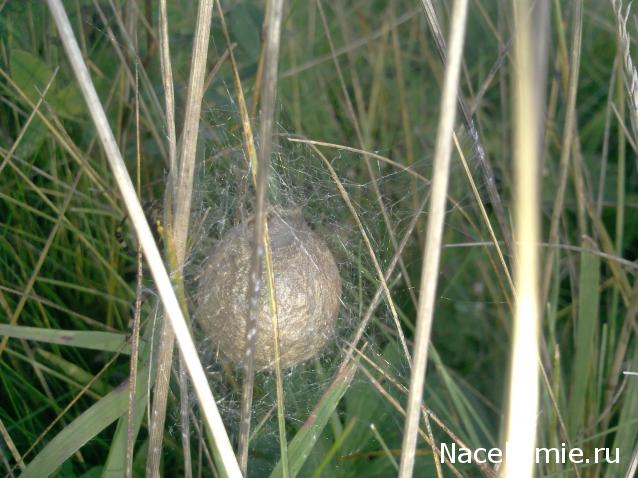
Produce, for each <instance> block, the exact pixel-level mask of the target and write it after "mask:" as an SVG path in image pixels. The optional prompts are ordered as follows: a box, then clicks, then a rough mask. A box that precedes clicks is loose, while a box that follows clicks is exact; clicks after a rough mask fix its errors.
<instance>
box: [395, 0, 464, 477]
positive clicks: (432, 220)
mask: <svg viewBox="0 0 638 478" xmlns="http://www.w3.org/2000/svg"><path fill="white" fill-rule="evenodd" d="M466 17H467V0H456V1H455V2H454V7H453V10H452V16H451V27H450V50H449V55H448V61H447V66H446V69H445V80H444V84H443V93H442V98H441V110H440V113H439V115H440V116H439V125H438V130H437V137H436V149H435V153H434V174H433V179H432V200H431V201H430V214H429V217H428V225H427V232H426V241H425V253H424V257H423V265H422V269H421V286H420V291H419V306H418V309H417V318H416V331H415V335H414V348H413V350H414V352H413V366H412V371H411V374H410V393H409V395H408V402H407V405H406V419H405V428H404V432H403V444H402V447H401V448H402V452H401V468H400V471H399V476H400V477H401V478H408V477H410V476H412V471H413V468H414V457H415V449H416V440H417V431H418V429H419V419H420V413H421V401H422V398H423V386H424V383H425V371H426V366H427V357H428V348H429V343H430V332H431V330H432V319H433V316H434V306H435V303H436V286H437V279H438V273H439V261H440V257H441V243H442V240H443V220H444V217H445V202H446V197H447V187H448V180H449V172H450V158H451V155H452V133H453V132H454V120H455V117H456V101H457V94H458V87H459V77H460V72H461V60H462V56H463V42H464V39H465V21H466Z"/></svg>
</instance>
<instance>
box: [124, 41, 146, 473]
mask: <svg viewBox="0 0 638 478" xmlns="http://www.w3.org/2000/svg"><path fill="white" fill-rule="evenodd" d="M134 38H135V48H136V51H137V34H135V36H134ZM138 80H139V78H138V66H137V63H136V64H135V163H136V166H137V174H136V178H135V179H136V185H135V186H136V189H137V195H138V197H140V199H141V196H140V195H141V189H142V185H141V176H142V161H141V144H140V106H139V100H140V98H139V89H138ZM143 260H144V257H143V256H142V248H141V247H140V245H139V244H138V245H137V284H136V291H135V309H134V310H133V326H132V328H131V365H130V369H129V390H128V414H127V420H128V421H127V425H126V426H127V428H126V468H125V470H126V476H127V478H130V477H132V476H133V451H134V449H135V437H134V434H135V416H134V411H135V392H136V390H137V370H138V357H139V342H140V322H141V319H142V317H141V314H142V286H143V282H142V281H143V280H144V264H143Z"/></svg>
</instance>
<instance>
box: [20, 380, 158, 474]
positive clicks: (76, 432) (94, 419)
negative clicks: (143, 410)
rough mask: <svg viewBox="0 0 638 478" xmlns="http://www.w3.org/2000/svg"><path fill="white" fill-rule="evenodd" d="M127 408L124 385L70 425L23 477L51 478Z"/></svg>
mask: <svg viewBox="0 0 638 478" xmlns="http://www.w3.org/2000/svg"><path fill="white" fill-rule="evenodd" d="M140 373H141V374H142V376H144V373H148V371H147V370H144V369H143V370H141V371H140ZM141 382H142V381H139V385H138V388H139V390H138V394H137V396H138V397H140V399H142V398H143V397H142V395H141V392H142V389H141V386H143V384H142V383H141ZM127 408H128V386H126V385H124V386H120V387H118V388H116V389H115V390H114V391H112V392H111V393H109V394H108V395H107V396H106V397H104V398H102V399H101V400H100V401H98V402H97V403H95V404H94V405H93V406H91V407H90V408H88V409H87V410H86V411H85V412H83V413H82V414H81V415H80V416H79V417H78V418H76V419H75V420H73V421H72V422H71V423H70V424H69V425H67V426H66V427H65V428H64V429H63V430H62V431H61V432H60V433H58V434H57V435H56V436H55V438H53V439H52V440H51V441H50V442H49V443H47V445H46V446H45V447H44V448H43V449H42V451H41V452H40V453H38V454H37V455H36V457H35V458H34V459H33V460H32V461H31V462H30V463H29V464H28V465H27V467H26V469H25V470H24V473H23V474H22V475H21V476H22V477H23V478H32V477H33V478H39V477H42V476H49V475H50V474H51V472H52V471H53V470H55V469H57V468H58V467H59V466H60V465H62V463H64V462H65V461H66V460H67V459H68V458H69V457H70V456H71V455H72V454H73V453H75V451H77V450H79V449H80V448H81V447H82V446H83V445H85V444H86V443H87V442H88V441H89V440H91V439H92V438H93V437H95V436H96V435H97V434H98V433H100V432H101V431H102V430H104V429H105V428H106V427H108V426H109V425H110V424H111V423H113V422H114V421H115V420H117V419H118V418H119V417H120V416H122V415H124V414H125V413H126V410H127Z"/></svg>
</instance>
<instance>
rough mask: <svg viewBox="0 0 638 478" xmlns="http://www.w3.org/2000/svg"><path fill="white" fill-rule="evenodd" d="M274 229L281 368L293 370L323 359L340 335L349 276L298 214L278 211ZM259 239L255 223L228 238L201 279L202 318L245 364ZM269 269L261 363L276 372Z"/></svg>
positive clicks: (261, 318) (225, 349)
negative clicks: (250, 282) (254, 251)
mask: <svg viewBox="0 0 638 478" xmlns="http://www.w3.org/2000/svg"><path fill="white" fill-rule="evenodd" d="M268 230H269V233H270V247H271V250H272V263H273V264H272V265H273V271H274V279H275V296H276V299H277V312H278V324H279V346H280V353H281V367H282V368H288V367H292V366H293V365H296V364H298V363H300V362H303V361H304V360H308V359H309V358H311V357H314V356H315V355H317V354H318V353H319V352H320V351H321V349H322V348H323V347H324V346H325V345H326V344H327V343H328V342H329V341H330V340H331V339H332V338H333V337H334V333H335V322H336V319H337V314H338V312H339V304H340V298H341V278H340V276H339V270H338V269H337V265H336V263H335V260H334V257H333V256H332V253H331V252H330V250H329V249H328V246H327V245H326V243H325V242H324V241H323V240H322V239H321V238H320V237H319V236H318V235H317V234H316V233H315V232H314V231H312V230H311V229H310V228H309V227H308V225H307V224H306V223H305V221H304V220H303V218H302V216H301V213H300V212H299V211H298V210H294V211H290V210H289V211H279V212H274V213H271V214H270V215H269V217H268ZM253 234H254V232H253V220H252V219H251V220H248V221H245V222H244V223H241V224H239V225H237V226H235V227H233V228H232V229H230V230H229V231H228V232H227V233H226V234H224V236H223V237H222V238H221V239H220V241H219V242H218V243H217V244H216V245H215V250H214V251H213V253H212V255H211V256H210V257H209V258H208V259H207V260H206V262H205V264H204V270H203V272H202V275H201V277H200V280H199V290H198V297H199V303H198V308H197V312H196V319H197V321H198V322H199V324H200V325H201V327H202V328H203V329H204V331H205V332H206V334H207V335H208V336H209V337H210V338H211V340H212V343H213V345H214V346H215V347H216V348H217V349H218V350H219V351H220V352H221V353H222V354H223V355H224V356H226V357H227V358H228V359H230V360H231V361H232V362H233V363H235V364H237V365H239V364H241V362H242V360H243V358H244V352H245V351H244V348H245V342H246V340H245V339H246V319H247V316H248V292H247V289H248V274H249V273H250V265H251V264H250V262H251V255H252V241H253ZM263 269H264V272H263V274H262V282H261V284H262V286H261V291H260V295H259V302H258V306H257V308H258V311H259V312H258V316H257V342H256V347H255V365H256V366H257V367H258V368H272V367H273V366H274V361H275V353H274V341H273V330H272V319H271V313H270V305H269V299H268V297H269V296H268V286H267V281H266V276H265V274H266V268H265V264H264V267H263Z"/></svg>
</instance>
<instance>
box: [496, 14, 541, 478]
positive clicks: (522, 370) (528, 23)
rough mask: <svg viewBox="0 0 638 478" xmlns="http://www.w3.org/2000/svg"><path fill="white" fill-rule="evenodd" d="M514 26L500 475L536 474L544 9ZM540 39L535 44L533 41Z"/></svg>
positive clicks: (522, 17)
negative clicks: (508, 339)
mask: <svg viewBox="0 0 638 478" xmlns="http://www.w3.org/2000/svg"><path fill="white" fill-rule="evenodd" d="M513 3H514V16H515V22H516V23H515V25H516V32H517V33H516V39H515V58H516V62H515V76H514V82H515V89H514V91H515V95H514V99H515V101H514V118H515V137H514V144H513V147H514V161H515V183H514V184H515V195H514V204H515V218H514V219H515V225H516V255H515V277H514V279H515V286H516V292H515V301H516V303H515V307H516V309H515V310H516V315H515V320H514V334H513V339H512V342H513V344H512V358H511V362H510V363H511V370H510V383H509V400H508V414H507V422H506V431H505V443H507V444H508V447H509V451H508V456H507V460H506V462H505V467H504V470H503V476H504V477H506V478H514V477H523V478H525V477H532V476H533V475H534V469H535V466H536V465H535V461H534V456H535V454H534V447H535V445H536V420H537V414H538V401H539V397H538V392H539V361H540V360H539V342H540V340H539V335H540V317H541V308H540V303H539V244H538V242H539V229H540V228H539V222H540V214H539V211H540V197H539V173H540V168H539V165H540V158H541V121H542V118H543V113H542V111H543V104H544V100H545V98H544V94H543V89H542V85H543V78H544V71H543V70H544V67H543V66H544V61H545V58H544V57H542V55H543V54H546V51H545V48H544V47H545V45H546V44H545V40H544V39H545V32H546V27H547V18H548V9H547V5H546V4H542V5H540V4H539V6H538V10H537V11H536V10H533V11H532V12H531V14H530V8H531V2H527V1H526V2H513ZM537 35H538V37H539V38H541V41H540V42H539V41H538V40H537V39H536V37H537Z"/></svg>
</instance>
